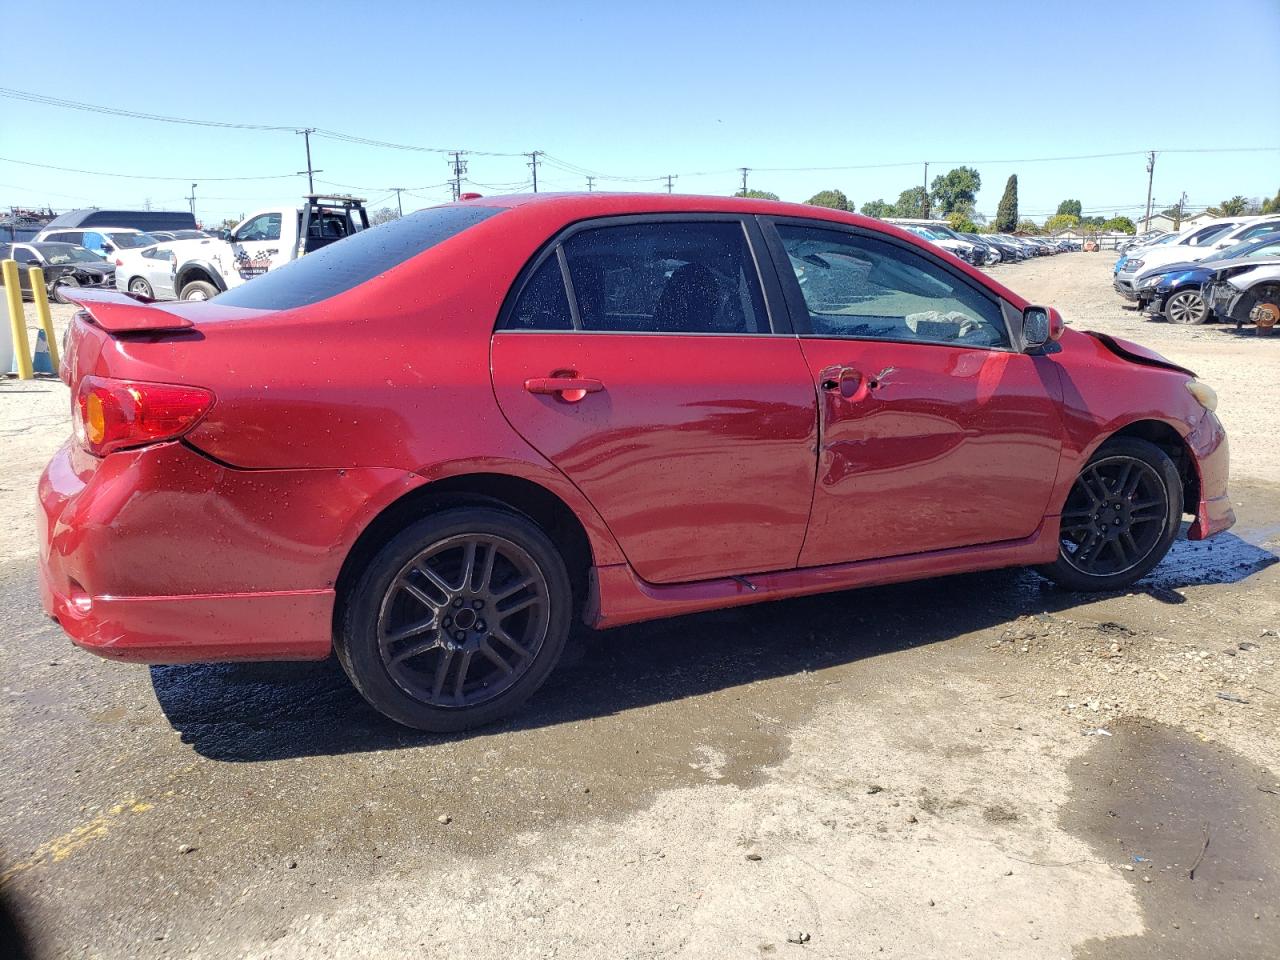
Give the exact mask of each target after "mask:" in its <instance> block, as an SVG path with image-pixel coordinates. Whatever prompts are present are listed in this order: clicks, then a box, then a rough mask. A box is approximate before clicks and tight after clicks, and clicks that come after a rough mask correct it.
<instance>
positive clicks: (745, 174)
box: [738, 167, 751, 197]
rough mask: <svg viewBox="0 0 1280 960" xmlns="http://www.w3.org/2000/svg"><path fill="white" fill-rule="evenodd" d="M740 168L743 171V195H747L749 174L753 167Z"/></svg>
mask: <svg viewBox="0 0 1280 960" xmlns="http://www.w3.org/2000/svg"><path fill="white" fill-rule="evenodd" d="M738 169H739V170H741V171H742V195H743V196H744V197H745V196H746V195H747V174H748V173H750V172H751V168H750V167H739V168H738Z"/></svg>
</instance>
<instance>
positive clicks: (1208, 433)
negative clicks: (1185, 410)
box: [1187, 413, 1236, 540]
mask: <svg viewBox="0 0 1280 960" xmlns="http://www.w3.org/2000/svg"><path fill="white" fill-rule="evenodd" d="M1187 445H1188V446H1189V447H1190V448H1191V452H1192V454H1193V455H1194V457H1195V467H1196V473H1197V476H1198V478H1199V481H1200V484H1199V486H1200V500H1199V502H1198V503H1196V504H1194V510H1193V512H1194V513H1195V517H1196V518H1195V520H1194V521H1193V522H1192V524H1191V529H1190V530H1188V531H1187V539H1189V540H1205V539H1208V538H1209V537H1212V536H1214V535H1215V534H1218V533H1222V531H1224V530H1226V529H1228V528H1230V527H1231V526H1232V525H1233V524H1234V523H1235V522H1236V515H1235V511H1233V510H1232V509H1231V500H1230V498H1229V496H1228V494H1227V474H1228V471H1229V467H1230V453H1229V451H1228V449H1227V435H1226V432H1225V431H1224V430H1223V429H1222V424H1221V423H1220V422H1219V420H1218V418H1217V417H1216V416H1214V415H1213V414H1212V413H1206V414H1205V415H1204V417H1203V418H1202V419H1201V421H1200V423H1199V424H1197V425H1196V428H1195V429H1194V430H1193V431H1191V433H1190V434H1189V435H1188V436H1187ZM1187 506H1188V508H1191V507H1193V505H1192V504H1187Z"/></svg>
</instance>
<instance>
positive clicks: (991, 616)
mask: <svg viewBox="0 0 1280 960" xmlns="http://www.w3.org/2000/svg"><path fill="white" fill-rule="evenodd" d="M1278 560H1280V558H1277V557H1276V555H1275V554H1273V553H1271V552H1270V551H1267V550H1264V549H1260V548H1258V547H1256V546H1253V545H1252V544H1249V543H1247V542H1246V541H1244V540H1242V539H1240V538H1239V537H1236V536H1234V535H1232V534H1229V533H1228V534H1223V535H1221V536H1218V537H1215V538H1214V539H1212V540H1209V541H1203V542H1199V543H1194V542H1189V541H1187V540H1179V541H1177V542H1176V543H1175V544H1174V547H1173V549H1172V550H1171V551H1170V553H1169V556H1168V557H1167V558H1166V559H1165V561H1164V562H1163V563H1162V564H1161V565H1160V566H1159V567H1158V568H1157V569H1156V570H1155V571H1153V572H1152V573H1151V574H1150V575H1149V576H1147V577H1146V578H1144V579H1143V580H1142V581H1140V582H1139V584H1137V586H1136V587H1135V588H1134V589H1133V591H1129V592H1145V593H1147V594H1149V595H1150V596H1152V597H1154V598H1155V599H1157V600H1160V601H1161V602H1164V603H1171V604H1176V603H1182V602H1184V600H1185V598H1184V597H1183V596H1182V594H1181V593H1179V590H1181V589H1183V588H1185V587H1190V586H1198V585H1205V584H1228V583H1235V582H1238V581H1241V580H1244V579H1246V578H1247V577H1249V576H1251V575H1253V574H1255V573H1257V572H1258V571H1260V570H1262V569H1264V568H1266V567H1268V566H1271V565H1272V564H1274V563H1276V562H1277V561H1278ZM1117 595H1118V594H1117ZM1100 596H1105V595H1099V594H1079V593H1071V592H1068V591H1064V590H1062V589H1060V588H1058V587H1056V586H1054V585H1053V584H1051V583H1049V582H1047V581H1045V580H1043V579H1041V578H1040V577H1039V576H1037V575H1036V574H1035V573H1033V572H1031V571H1028V570H1002V571H991V572H986V573H975V574H964V575H960V576H953V577H945V578H939V579H934V580H923V581H916V582H914V583H904V584H896V585H892V586H886V587H870V588H865V589H861V590H850V591H845V592H841V593H832V594H824V595H820V596H813V597H804V598H800V599H795V600H785V601H779V602H776V603H766V604H761V605H759V606H750V607H740V608H736V609H731V610H724V611H716V612H713V613H705V614H697V615H693V616H685V617H678V618H673V619H668V620H659V621H654V622H650V623H643V624H637V625H635V626H630V627H622V628H618V629H615V630H610V631H605V632H601V633H594V632H590V631H582V632H581V633H580V634H579V635H578V636H575V637H574V638H573V639H572V640H571V642H570V645H569V648H568V650H567V651H566V653H565V657H564V659H563V660H562V661H561V664H560V667H559V668H558V669H557V670H556V672H555V673H554V674H553V675H552V677H551V679H550V680H549V681H548V682H547V684H546V685H545V686H544V687H543V689H542V690H541V691H540V692H539V693H538V695H537V696H536V697H535V698H534V700H533V701H532V703H531V704H530V705H528V706H526V707H525V708H524V710H523V711H522V712H521V713H520V714H519V715H518V716H516V717H515V718H513V719H511V720H509V721H507V722H505V723H500V724H496V725H494V726H490V727H485V728H482V729H480V730H476V731H473V732H470V733H467V734H458V735H453V736H451V737H442V736H437V735H432V734H425V733H420V732H417V731H413V730H409V729H406V728H404V727H401V726H399V725H398V724H395V723H392V722H391V721H389V720H386V719H384V718H383V717H382V716H381V715H379V714H378V713H376V712H375V711H374V710H373V709H372V708H371V707H369V706H368V704H366V703H365V702H364V700H363V699H361V697H360V696H359V694H357V693H356V691H355V689H354V688H353V687H352V686H351V684H350V683H349V682H348V680H347V678H346V676H345V675H344V674H343V672H342V668H341V667H340V666H339V665H338V663H337V661H336V660H334V659H333V658H330V659H329V660H325V661H320V662H316V663H239V664H195V665H184V666H161V667H152V668H151V681H152V686H153V688H154V690H155V694H156V699H157V700H158V701H159V703H160V708H161V710H163V711H164V714H165V716H166V718H167V719H168V721H169V723H170V724H171V725H172V726H173V728H174V729H175V730H176V731H178V732H179V733H180V735H181V737H182V740H183V742H185V743H188V744H190V745H191V746H192V747H193V748H194V749H195V750H196V752H198V753H199V754H201V755H202V756H205V757H208V758H210V759H214V760H221V761H228V762H256V761H263V760H280V759H287V758H294V757H302V756H316V755H332V754H340V753H350V752H361V751H372V750H390V749H399V748H404V747H416V746H429V745H431V744H434V743H439V742H443V741H445V740H449V739H458V738H470V737H483V736H492V735H494V734H501V733H503V732H505V731H511V730H515V729H528V728H534V727H543V726H550V725H555V724H561V723H568V722H572V721H577V720H583V719H587V718H591V717H599V716H605V715H609V714H616V713H620V712H622V711H626V710H631V709H635V708H639V707H646V706H650V705H652V704H655V703H662V702H669V701H675V700H680V699H684V698H687V697H694V696H698V695H700V694H705V693H708V692H711V691H715V690H720V689H725V688H730V687H735V686H739V685H742V684H748V683H752V682H755V681H759V680H767V679H770V678H774V677H780V676H786V675H790V674H796V673H800V672H803V671H811V670H820V669H823V668H825V667H831V666H836V665H841V664H847V663H852V662H854V661H857V660H860V659H864V658H869V657H876V656H880V655H882V654H885V653H890V652H893V651H895V650H902V649H906V648H909V647H917V646H923V645H927V644H932V643H938V642H940V641H944V640H949V639H952V638H954V637H957V636H960V635H963V634H966V633H970V632H973V631H977V630H981V629H984V628H987V627H992V626H996V625H998V624H1000V623H1003V622H1007V621H1009V620H1012V619H1014V618H1015V617H1018V616H1021V615H1027V614H1045V613H1048V614H1053V613H1056V612H1060V611H1064V610H1069V609H1071V608H1072V607H1075V606H1079V605H1082V604H1087V603H1092V602H1094V601H1096V600H1097V599H1098V598H1099V597H1100Z"/></svg>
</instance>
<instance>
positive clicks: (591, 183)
mask: <svg viewBox="0 0 1280 960" xmlns="http://www.w3.org/2000/svg"><path fill="white" fill-rule="evenodd" d="M595 182H596V178H595V177H587V193H591V192H592V190H594V189H595V187H594V184H595Z"/></svg>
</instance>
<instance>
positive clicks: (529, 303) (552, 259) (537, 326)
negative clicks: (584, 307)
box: [504, 251, 573, 330]
mask: <svg viewBox="0 0 1280 960" xmlns="http://www.w3.org/2000/svg"><path fill="white" fill-rule="evenodd" d="M504 327H505V329H508V330H572V329H573V317H572V315H571V313H570V311H569V297H568V295H567V294H566V293H565V289H564V277H563V275H562V274H561V273H560V260H559V258H558V257H556V255H555V253H554V251H553V252H552V254H551V256H549V257H547V258H546V259H545V260H544V261H543V262H542V266H540V267H538V269H537V270H536V271H535V272H534V274H533V276H531V277H530V278H529V280H528V281H527V282H526V283H525V285H524V289H523V290H521V291H520V298H519V299H518V300H516V303H515V306H514V307H512V309H511V313H509V314H508V315H507V319H506V323H505V324H504Z"/></svg>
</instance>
